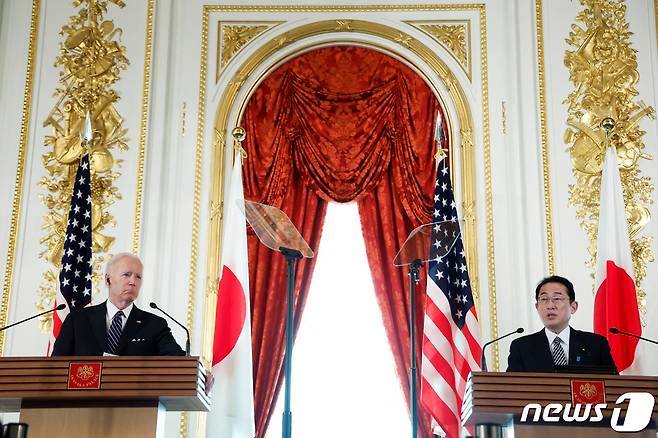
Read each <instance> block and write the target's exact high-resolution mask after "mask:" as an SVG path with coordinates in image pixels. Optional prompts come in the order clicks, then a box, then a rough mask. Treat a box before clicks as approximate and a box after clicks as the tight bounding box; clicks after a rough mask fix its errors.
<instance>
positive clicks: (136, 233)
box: [0, 0, 155, 356]
mask: <svg viewBox="0 0 658 438" xmlns="http://www.w3.org/2000/svg"><path fill="white" fill-rule="evenodd" d="M154 7H155V2H154V0H148V4H147V18H146V35H145V52H144V70H143V89H142V103H141V117H140V134H139V146H138V162H137V181H136V183H137V190H136V195H135V209H134V221H133V223H134V228H133V233H132V234H133V236H132V245H131V248H132V252H133V253H135V254H137V252H138V251H139V239H140V222H141V209H142V196H143V180H144V155H145V147H146V131H147V121H148V108H149V95H150V93H149V91H150V72H151V50H152V36H153V13H154ZM40 11H41V0H33V1H32V13H31V19H30V37H29V41H30V42H29V46H28V54H27V71H26V74H25V91H24V95H23V109H22V116H21V130H20V133H21V134H20V141H19V152H18V160H17V165H16V183H15V189H14V198H13V202H12V216H11V223H10V230H9V245H8V250H7V264H6V269H5V277H4V282H3V289H2V301H1V302H0V326H4V325H6V323H7V319H8V313H9V304H10V300H11V288H12V281H13V271H14V263H15V255H16V254H15V252H16V241H17V239H18V226H19V223H20V210H21V203H22V194H23V184H24V181H23V177H24V171H25V157H26V154H27V148H28V145H29V137H28V132H29V126H30V121H31V117H32V98H33V82H34V69H35V59H36V52H37V38H38V33H39V25H40V21H39V18H40ZM4 340H5V337H4V332H0V356H3V355H4V349H5V342H4Z"/></svg>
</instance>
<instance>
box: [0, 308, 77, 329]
mask: <svg viewBox="0 0 658 438" xmlns="http://www.w3.org/2000/svg"><path fill="white" fill-rule="evenodd" d="M64 309H66V304H64V303H62V304H60V305H59V306H57V307H55V308H54V309H50V310H46V311H45V312H41V313H37V314H36V315H32V316H30V317H29V318H25V319H22V320H20V321H18V322H15V323H13V324H9V325H6V326H4V327H2V328H0V332H1V331H3V330H7V329H8V328H11V327H13V326H15V325H18V324H23V323H24V322H26V321H29V320H31V319H34V318H38V317H39V316H41V315H45V314H46V313H51V312H54V311H55V310H64Z"/></svg>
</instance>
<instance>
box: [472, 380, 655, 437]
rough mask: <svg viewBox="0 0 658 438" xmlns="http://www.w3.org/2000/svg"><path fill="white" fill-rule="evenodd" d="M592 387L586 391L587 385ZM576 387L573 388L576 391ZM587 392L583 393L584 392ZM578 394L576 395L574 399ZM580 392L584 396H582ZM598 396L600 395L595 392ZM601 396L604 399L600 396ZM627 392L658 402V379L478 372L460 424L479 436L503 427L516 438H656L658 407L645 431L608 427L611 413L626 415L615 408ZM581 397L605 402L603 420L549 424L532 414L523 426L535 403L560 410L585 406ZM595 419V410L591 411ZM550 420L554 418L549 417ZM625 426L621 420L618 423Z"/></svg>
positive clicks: (622, 405) (624, 406) (498, 432)
mask: <svg viewBox="0 0 658 438" xmlns="http://www.w3.org/2000/svg"><path fill="white" fill-rule="evenodd" d="M585 385H588V386H585ZM572 388H573V389H572ZM583 388H584V389H585V391H583V390H582V389H583ZM574 392H576V395H575V397H576V398H575V399H574V398H573V397H574ZM578 392H579V393H580V394H578ZM597 392H598V393H597ZM601 392H603V394H602V393H601ZM627 392H648V393H650V394H652V395H653V397H654V398H655V399H657V400H658V377H654V376H618V375H601V374H559V373H489V372H474V373H472V374H471V375H470V376H469V380H468V382H467V387H466V391H465V394H464V401H463V408H462V423H463V424H464V425H468V426H475V429H476V434H477V435H478V436H481V437H485V436H501V435H502V430H501V427H504V428H506V429H508V430H509V429H510V428H512V427H513V434H514V435H513V436H514V437H515V438H526V437H542V438H551V437H556V438H558V437H559V438H565V437H583V438H587V437H596V438H604V437H608V436H615V437H619V436H625V437H629V436H641V437H651V438H655V437H656V425H655V420H656V418H658V403H656V404H655V405H654V407H653V413H652V415H651V419H652V421H651V422H650V423H649V426H648V427H647V428H646V429H644V431H641V432H637V433H624V434H621V433H619V432H615V431H614V430H613V429H612V428H611V426H610V424H611V422H610V418H611V417H612V414H613V408H621V412H622V415H624V414H623V413H625V412H626V409H627V407H628V404H629V403H628V402H626V403H620V404H619V405H616V404H615V402H616V401H617V399H618V397H619V396H621V395H622V394H624V393H627ZM583 394H584V395H585V396H591V397H593V399H592V400H594V399H596V400H597V401H595V402H594V403H600V402H602V400H601V398H602V397H605V398H604V400H605V403H606V408H603V409H602V410H601V412H602V414H603V419H602V420H601V421H595V422H592V421H589V419H588V420H586V421H583V422H565V421H563V419H560V420H559V421H556V422H553V421H550V422H547V421H544V419H543V416H542V417H541V418H540V419H539V421H537V422H534V421H533V416H534V413H535V410H534V409H533V410H531V411H530V410H529V415H527V417H526V421H525V422H521V421H520V420H521V417H522V414H523V410H524V407H525V406H526V405H528V404H529V403H536V404H539V405H541V406H542V407H545V406H546V405H548V404H550V403H555V404H559V405H561V406H562V407H564V406H565V404H567V403H571V404H572V406H573V405H574V401H575V402H576V403H582V401H583V400H582V397H583ZM562 414H563V411H562V412H559V414H557V413H555V412H554V413H553V417H556V416H562ZM572 414H573V412H572ZM592 415H594V411H592ZM549 418H550V415H549ZM623 421H624V419H623V418H621V419H620V420H619V423H622V422H623Z"/></svg>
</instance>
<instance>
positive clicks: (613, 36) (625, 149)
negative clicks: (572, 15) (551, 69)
mask: <svg viewBox="0 0 658 438" xmlns="http://www.w3.org/2000/svg"><path fill="white" fill-rule="evenodd" d="M581 4H582V5H583V6H585V9H584V10H583V11H581V12H580V13H579V14H578V15H577V16H576V21H577V22H578V23H576V24H573V25H572V26H571V29H572V30H571V32H570V33H569V37H568V38H567V40H566V41H567V43H568V44H569V45H570V46H571V47H573V48H574V50H573V51H567V52H566V54H565V58H564V63H565V65H566V66H567V67H568V68H569V72H570V80H571V82H573V84H574V86H575V89H574V91H572V92H571V93H570V94H569V96H568V97H567V99H566V101H565V103H567V104H568V105H569V110H568V114H569V115H568V118H567V124H568V125H569V128H567V130H566V132H565V134H564V140H565V142H566V143H568V144H570V145H571V146H570V147H569V152H570V154H571V160H572V163H573V174H574V177H575V179H576V183H575V184H572V185H570V186H569V195H570V198H569V203H570V205H572V206H575V207H576V215H577V217H578V219H580V220H581V226H582V228H583V229H584V230H585V232H586V233H587V235H588V237H589V239H590V244H589V247H588V250H589V253H590V260H589V261H588V262H587V263H586V265H587V266H588V267H594V266H595V264H596V239H597V236H596V233H597V228H598V216H599V193H600V184H601V170H602V168H603V158H604V156H605V131H604V130H603V129H602V128H601V126H600V125H601V121H602V120H603V119H605V118H607V117H609V118H611V119H613V120H614V122H615V124H616V126H615V129H614V131H612V133H611V136H610V141H611V143H612V144H613V145H614V146H615V148H616V149H617V156H618V158H619V170H620V174H621V182H622V187H623V191H624V201H625V204H626V218H627V221H628V229H629V236H630V239H631V252H632V257H633V268H634V270H635V282H636V286H637V291H638V292H637V295H638V305H639V308H640V311H641V313H642V314H644V313H645V312H646V293H645V291H644V290H643V289H642V288H641V286H640V284H641V282H642V280H643V279H644V278H645V277H646V267H647V264H648V263H650V262H652V261H653V260H654V256H653V253H652V251H651V241H652V238H651V237H649V236H640V231H641V230H642V229H643V228H644V227H645V226H646V224H647V223H648V222H649V220H650V218H651V216H650V213H649V210H648V208H647V205H648V204H651V203H653V200H652V197H651V194H652V193H653V190H654V186H653V184H652V182H651V179H650V178H649V177H648V176H642V174H641V171H640V168H639V166H638V163H639V160H640V159H641V158H645V159H651V158H652V157H651V156H649V155H647V154H646V153H645V152H644V148H645V146H644V143H643V141H642V136H643V135H644V134H645V132H644V131H642V130H641V129H640V127H639V125H638V123H639V121H640V120H641V119H642V118H643V117H645V116H649V117H651V118H654V112H655V111H654V109H653V108H651V107H647V106H646V105H645V104H644V103H643V102H642V101H638V100H637V99H636V97H637V95H638V91H637V89H636V84H637V83H638V81H639V77H640V75H639V73H638V71H637V57H636V50H635V49H633V48H632V47H631V44H630V36H631V32H630V31H629V30H628V23H627V22H626V4H625V2H624V0H620V1H616V0H581Z"/></svg>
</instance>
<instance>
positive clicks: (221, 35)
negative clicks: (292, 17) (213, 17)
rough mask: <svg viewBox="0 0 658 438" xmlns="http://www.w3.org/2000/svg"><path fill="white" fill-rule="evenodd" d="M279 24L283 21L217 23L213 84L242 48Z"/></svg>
mask: <svg viewBox="0 0 658 438" xmlns="http://www.w3.org/2000/svg"><path fill="white" fill-rule="evenodd" d="M281 23H283V21H218V22H217V62H216V63H215V64H216V67H215V82H217V81H219V76H220V75H221V74H222V72H223V71H224V67H226V65H227V64H228V63H229V62H230V61H231V59H232V58H233V57H234V56H235V55H237V54H238V53H239V52H240V51H241V50H242V48H243V47H244V46H246V45H247V44H248V43H249V42H250V41H251V40H253V39H254V38H256V37H258V36H260V35H261V34H263V33H264V32H266V31H268V30H270V29H273V28H274V27H276V26H278V25H279V24H281Z"/></svg>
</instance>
